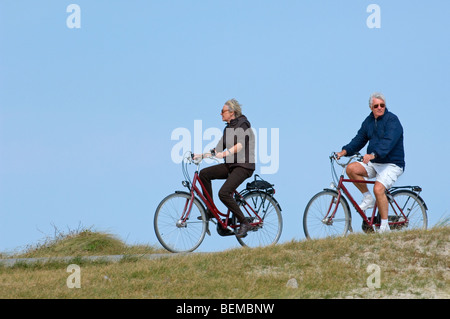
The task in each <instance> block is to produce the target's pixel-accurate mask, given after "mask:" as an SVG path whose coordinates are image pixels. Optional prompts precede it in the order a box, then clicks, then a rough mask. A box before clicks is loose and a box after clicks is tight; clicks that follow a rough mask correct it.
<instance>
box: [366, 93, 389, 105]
mask: <svg viewBox="0 0 450 319" xmlns="http://www.w3.org/2000/svg"><path fill="white" fill-rule="evenodd" d="M374 98H375V99H380V100H383V102H384V104H386V98H385V97H384V95H383V93H380V92H375V93H372V94H371V95H370V98H369V107H370V108H372V104H373V99H374Z"/></svg>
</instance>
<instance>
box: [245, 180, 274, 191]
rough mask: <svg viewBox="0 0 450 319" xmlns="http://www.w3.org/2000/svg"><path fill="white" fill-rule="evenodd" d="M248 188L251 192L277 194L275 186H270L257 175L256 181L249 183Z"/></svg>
mask: <svg viewBox="0 0 450 319" xmlns="http://www.w3.org/2000/svg"><path fill="white" fill-rule="evenodd" d="M257 178H259V179H257ZM246 188H247V190H249V191H255V190H263V191H266V192H268V193H270V194H273V193H275V189H274V188H273V184H270V183H269V182H268V181H265V180H263V179H262V178H261V177H260V176H259V175H255V180H254V181H253V182H250V183H247V187H246Z"/></svg>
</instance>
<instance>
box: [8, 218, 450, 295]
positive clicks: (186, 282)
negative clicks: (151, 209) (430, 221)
mask: <svg viewBox="0 0 450 319" xmlns="http://www.w3.org/2000/svg"><path fill="white" fill-rule="evenodd" d="M449 235H450V227H448V226H443V227H435V228H432V229H430V230H427V231H405V232H392V233H390V234H383V235H379V234H370V235H366V234H354V235H350V236H348V237H344V238H330V239H324V240H313V241H300V242H299V241H292V242H288V243H284V244H279V245H275V246H271V247H264V248H256V249H247V248H238V249H232V250H227V251H224V252H219V253H200V254H195V253H193V254H189V255H180V256H176V257H171V258H168V257H167V258H160V259H156V260H147V259H143V258H139V257H137V258H136V257H133V258H125V259H123V260H122V261H120V262H115V263H112V262H104V261H102V262H86V261H83V260H81V259H77V258H76V257H75V259H74V260H72V261H70V264H73V263H75V264H77V265H78V266H80V273H79V274H80V283H81V288H68V286H67V279H68V277H69V276H70V275H71V273H69V272H67V266H68V265H69V262H50V263H37V264H32V265H30V264H18V265H15V266H13V267H6V266H0V298H176V299H189V298H195V299H198V298H202V299H203V298H213V299H219V298H220V299H222V298H237V299H241V298H274V299H278V298H445V299H448V298H449V297H450V290H449V287H450V285H449V281H450V272H449V267H450V264H449V248H450V247H449V246H450V245H449V237H450V236H449ZM156 252H159V253H160V252H162V251H157V250H156V249H155V248H153V247H149V246H127V245H125V244H124V243H122V242H121V241H120V240H118V239H116V238H114V236H111V235H108V234H103V233H97V232H91V231H82V232H77V233H76V234H70V235H68V236H61V238H58V239H57V240H52V241H49V242H47V243H45V244H41V245H38V246H36V247H33V248H30V249H29V250H28V251H27V252H26V253H23V254H22V255H21V256H20V257H42V256H86V255H98V254H130V255H132V254H149V253H156ZM15 257H18V256H15ZM371 265H372V266H371ZM373 265H375V266H373ZM371 267H375V269H378V274H379V275H380V276H379V277H377V278H379V279H380V280H379V283H380V288H376V287H375V288H374V287H372V288H369V287H368V281H369V285H370V283H376V280H375V279H374V280H372V279H370V278H372V277H373V275H375V273H374V270H373V269H374V268H371ZM371 276H372V277H371ZM369 277H370V278H369ZM368 278H369V280H368ZM288 282H289V283H294V285H290V284H288Z"/></svg>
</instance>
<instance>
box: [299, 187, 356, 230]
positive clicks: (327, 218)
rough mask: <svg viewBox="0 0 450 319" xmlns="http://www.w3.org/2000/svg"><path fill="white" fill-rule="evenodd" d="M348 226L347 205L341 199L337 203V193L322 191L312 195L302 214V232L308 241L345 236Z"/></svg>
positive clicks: (348, 214) (349, 216)
mask: <svg viewBox="0 0 450 319" xmlns="http://www.w3.org/2000/svg"><path fill="white" fill-rule="evenodd" d="M335 210H336V213H335V214H334V216H333V212H334V211H335ZM350 226H351V215H350V210H349V208H348V204H347V202H346V201H345V199H344V198H343V197H341V198H340V200H339V202H338V193H337V192H335V191H333V190H324V191H322V192H320V193H317V194H316V195H314V197H312V198H311V200H310V201H309V202H308V205H307V206H306V208H305V212H304V214H303V230H304V232H305V236H306V238H308V239H320V238H325V237H330V236H331V237H332V236H345V235H346V234H347V232H348V230H349V229H350Z"/></svg>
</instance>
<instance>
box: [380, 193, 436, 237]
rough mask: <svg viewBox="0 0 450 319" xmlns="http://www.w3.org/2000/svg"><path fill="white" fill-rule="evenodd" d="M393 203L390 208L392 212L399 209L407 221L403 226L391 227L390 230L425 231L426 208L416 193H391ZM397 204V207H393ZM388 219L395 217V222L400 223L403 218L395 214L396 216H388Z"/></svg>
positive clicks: (426, 222)
mask: <svg viewBox="0 0 450 319" xmlns="http://www.w3.org/2000/svg"><path fill="white" fill-rule="evenodd" d="M392 197H393V199H394V202H393V203H391V206H392V207H393V209H394V212H396V213H397V212H398V209H397V208H400V209H401V210H402V212H403V214H405V216H406V218H407V221H406V223H405V224H398V225H393V226H391V229H405V228H406V229H427V224H428V217H427V208H426V205H425V203H424V201H423V200H422V198H420V197H419V196H418V195H417V194H416V193H414V192H412V191H409V190H398V191H395V192H393V193H392ZM395 203H397V205H398V207H397V206H396V205H395ZM389 217H390V219H392V218H393V217H395V219H396V220H395V221H401V220H402V219H404V217H403V216H402V215H401V214H400V213H397V214H396V216H392V217H391V216H389Z"/></svg>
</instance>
